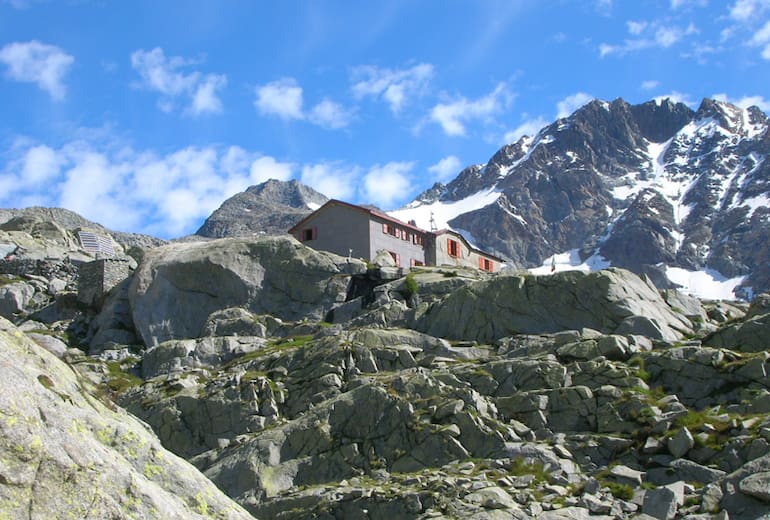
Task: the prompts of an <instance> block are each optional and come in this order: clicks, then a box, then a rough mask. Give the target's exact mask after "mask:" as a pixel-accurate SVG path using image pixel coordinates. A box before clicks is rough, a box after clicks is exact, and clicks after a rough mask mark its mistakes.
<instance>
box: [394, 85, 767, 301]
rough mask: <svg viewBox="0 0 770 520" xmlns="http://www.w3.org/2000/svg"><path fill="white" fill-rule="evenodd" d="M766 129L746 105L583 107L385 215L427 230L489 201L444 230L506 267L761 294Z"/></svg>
mask: <svg viewBox="0 0 770 520" xmlns="http://www.w3.org/2000/svg"><path fill="white" fill-rule="evenodd" d="M768 126H770V125H769V124H768V117H767V115H766V114H764V113H763V112H762V111H761V110H759V109H758V108H756V107H752V108H749V109H747V110H744V109H741V108H738V107H736V106H734V105H731V104H729V103H724V102H719V101H714V100H710V99H704V100H703V102H702V103H701V105H700V107H699V108H698V110H697V111H693V110H691V109H690V108H688V107H687V106H685V105H683V104H681V103H672V102H671V101H669V100H665V101H662V102H656V101H650V102H648V103H644V104H641V105H629V104H628V103H626V102H625V101H623V100H622V99H617V100H615V101H613V102H611V103H608V102H605V101H600V100H595V101H592V102H590V103H588V104H587V105H585V106H583V107H582V108H580V109H578V110H577V111H575V113H573V114H572V115H570V116H569V117H567V118H563V119H559V120H558V121H556V122H554V123H553V124H551V125H548V126H546V127H544V128H543V129H542V130H541V131H540V132H539V133H538V134H537V135H535V136H533V137H528V136H525V137H522V138H521V139H520V140H519V141H517V142H516V143H513V144H510V145H506V146H504V147H503V148H501V149H500V150H499V151H498V152H497V153H496V154H495V155H494V156H493V157H492V158H491V159H490V160H489V161H488V162H487V163H486V164H483V165H477V166H471V167H469V168H466V169H465V170H463V171H462V172H460V174H459V175H458V177H457V178H456V179H454V180H453V181H451V182H450V183H448V184H447V185H446V186H444V185H436V186H434V187H433V188H431V189H430V190H428V191H426V192H425V193H423V194H422V195H420V196H419V197H418V198H417V199H416V200H415V201H414V202H413V203H412V204H410V205H409V206H408V207H407V208H405V209H404V210H399V211H397V212H395V214H397V215H398V216H399V217H400V218H403V219H409V218H417V220H418V223H421V225H423V226H427V225H428V224H427V216H426V215H428V214H429V212H430V211H431V209H434V208H435V209H436V211H439V208H440V206H444V207H446V206H447V205H451V204H453V203H457V202H459V201H469V200H473V197H474V196H476V195H478V194H479V193H492V194H497V196H496V197H494V198H493V199H492V202H490V201H489V200H488V197H487V198H485V199H484V202H483V203H481V204H479V205H476V206H473V204H471V206H473V207H470V208H468V207H467V206H468V204H467V203H464V204H461V205H460V206H461V207H463V208H464V209H463V210H462V211H461V212H460V213H458V214H453V215H450V216H449V221H448V223H449V225H451V226H452V227H454V228H455V229H461V230H464V231H466V232H468V234H469V235H470V236H472V237H473V239H474V240H475V241H476V243H477V244H478V245H479V246H481V247H484V248H487V249H490V250H494V251H497V252H499V253H500V254H502V255H504V256H506V257H508V258H510V259H511V260H512V262H513V263H514V264H515V265H516V266H518V267H533V266H538V265H541V264H542V263H543V262H544V261H545V260H546V259H547V258H549V257H550V256H551V255H554V254H556V253H562V252H566V251H570V250H580V251H581V257H582V259H585V258H587V257H589V256H591V255H594V254H599V255H601V256H602V257H604V258H605V259H607V260H609V261H610V262H611V263H612V265H614V266H618V267H625V268H628V269H632V270H634V271H636V272H643V271H647V272H651V271H652V270H654V269H655V267H656V266H657V268H658V269H659V270H660V269H663V268H664V267H665V266H674V267H681V268H685V269H688V270H691V271H698V270H705V269H709V270H713V271H716V272H718V273H720V274H721V275H723V276H725V277H727V278H733V277H738V276H744V277H745V279H744V280H743V284H742V285H743V287H744V290H743V292H742V294H744V295H745V294H749V293H750V292H751V291H750V289H753V292H754V293H758V292H761V291H767V290H768V289H770V277H769V275H770V271H768V268H767V265H766V264H767V262H766V260H767V257H768V250H767V246H766V244H768V243H770V224H768V222H770V219H769V218H768V217H769V216H770V161H768V160H767V157H768V152H770V132H769V131H768ZM490 223H494V225H490ZM663 280H664V277H662V276H660V277H656V281H661V282H662V281H663ZM661 285H663V283H661Z"/></svg>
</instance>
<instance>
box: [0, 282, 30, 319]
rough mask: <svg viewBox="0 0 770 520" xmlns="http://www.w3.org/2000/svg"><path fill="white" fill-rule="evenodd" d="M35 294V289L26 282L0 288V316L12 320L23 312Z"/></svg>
mask: <svg viewBox="0 0 770 520" xmlns="http://www.w3.org/2000/svg"><path fill="white" fill-rule="evenodd" d="M34 294H35V288H34V287H33V286H32V285H30V284H28V283H26V282H14V283H9V284H7V285H3V286H2V287H0V316H2V317H4V318H6V319H9V320H10V319H13V318H14V317H15V315H17V314H19V313H22V312H25V311H26V310H27V305H28V304H29V303H30V301H31V300H32V296H34Z"/></svg>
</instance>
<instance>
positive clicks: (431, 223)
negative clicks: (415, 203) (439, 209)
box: [430, 211, 438, 231]
mask: <svg viewBox="0 0 770 520" xmlns="http://www.w3.org/2000/svg"><path fill="white" fill-rule="evenodd" d="M437 229H438V228H437V227H436V219H434V218H433V212H432V211H431V212H430V230H431V231H436V230H437Z"/></svg>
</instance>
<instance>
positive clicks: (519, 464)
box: [509, 459, 551, 483]
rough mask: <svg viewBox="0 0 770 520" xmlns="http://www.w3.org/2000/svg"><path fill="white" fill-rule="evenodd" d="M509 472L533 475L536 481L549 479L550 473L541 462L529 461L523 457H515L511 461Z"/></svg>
mask: <svg viewBox="0 0 770 520" xmlns="http://www.w3.org/2000/svg"><path fill="white" fill-rule="evenodd" d="M509 473H510V474H511V475H514V476H517V477H521V476H524V475H533V476H534V477H535V482H537V483H543V482H550V481H551V474H550V473H549V472H548V471H546V470H545V469H544V468H543V464H542V463H540V462H532V463H530V462H527V461H526V460H524V459H515V460H514V461H512V462H511V469H510V471H509Z"/></svg>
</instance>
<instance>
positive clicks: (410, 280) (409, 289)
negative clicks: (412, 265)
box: [403, 273, 420, 300]
mask: <svg viewBox="0 0 770 520" xmlns="http://www.w3.org/2000/svg"><path fill="white" fill-rule="evenodd" d="M419 290H420V288H419V286H418V285H417V280H415V279H414V275H413V274H412V273H409V274H408V275H406V278H405V279H404V291H403V294H404V298H406V299H407V300H408V299H409V298H411V297H412V296H414V295H415V294H417V292H418V291H419Z"/></svg>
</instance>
